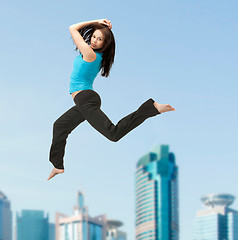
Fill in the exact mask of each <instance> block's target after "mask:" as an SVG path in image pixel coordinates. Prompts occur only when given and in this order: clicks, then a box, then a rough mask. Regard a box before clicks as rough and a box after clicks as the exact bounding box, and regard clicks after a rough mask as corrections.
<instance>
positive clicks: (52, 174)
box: [47, 168, 64, 180]
mask: <svg viewBox="0 0 238 240" xmlns="http://www.w3.org/2000/svg"><path fill="white" fill-rule="evenodd" d="M63 172H64V169H58V168H54V169H53V170H52V172H51V173H50V175H49V177H48V179H47V180H50V179H51V178H52V177H54V176H55V175H57V174H60V173H63Z"/></svg>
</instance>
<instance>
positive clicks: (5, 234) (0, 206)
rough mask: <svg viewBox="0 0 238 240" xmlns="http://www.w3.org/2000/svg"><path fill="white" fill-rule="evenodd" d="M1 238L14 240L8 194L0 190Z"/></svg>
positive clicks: (1, 239) (2, 239)
mask: <svg viewBox="0 0 238 240" xmlns="http://www.w3.org/2000/svg"><path fill="white" fill-rule="evenodd" d="M0 240H12V211H11V203H10V201H9V200H8V199H7V196H5V195H4V194H3V192H1V191H0Z"/></svg>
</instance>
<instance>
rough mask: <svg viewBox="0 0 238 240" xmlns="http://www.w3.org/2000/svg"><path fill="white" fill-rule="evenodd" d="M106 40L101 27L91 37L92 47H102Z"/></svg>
mask: <svg viewBox="0 0 238 240" xmlns="http://www.w3.org/2000/svg"><path fill="white" fill-rule="evenodd" d="M104 41H105V39H104V36H103V34H102V32H101V31H100V30H99V29H97V30H95V31H94V33H93V35H92V37H91V48H92V49H94V50H96V49H100V48H102V47H103V45H104Z"/></svg>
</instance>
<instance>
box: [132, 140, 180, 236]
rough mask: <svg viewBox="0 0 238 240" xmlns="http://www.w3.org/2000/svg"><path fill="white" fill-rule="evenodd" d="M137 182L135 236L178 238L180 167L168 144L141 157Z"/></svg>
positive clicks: (158, 146)
mask: <svg viewBox="0 0 238 240" xmlns="http://www.w3.org/2000/svg"><path fill="white" fill-rule="evenodd" d="M135 182H136V183H135V187H136V191H135V192H136V232H135V235H136V240H142V239H145V240H148V239H151V240H152V239H153V240H178V239H179V212H178V167H177V166H176V164H175V156H174V154H173V153H171V152H169V146H168V145H156V146H154V147H153V148H152V151H151V152H149V153H148V154H146V155H145V156H143V157H142V158H141V159H139V161H138V163H137V169H136V177H135Z"/></svg>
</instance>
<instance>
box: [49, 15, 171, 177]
mask: <svg viewBox="0 0 238 240" xmlns="http://www.w3.org/2000/svg"><path fill="white" fill-rule="evenodd" d="M111 29H112V24H111V21H109V20H107V19H99V20H94V21H87V22H81V23H77V24H74V25H71V26H70V27H69V31H70V33H71V35H72V38H73V41H74V43H75V44H76V49H75V50H79V52H80V55H78V56H76V57H75V59H74V61H73V71H72V73H71V79H70V87H69V90H70V94H71V96H72V98H73V101H74V102H75V106H74V107H72V108H70V109H69V110H68V111H66V112H65V113H64V114H63V115H62V116H61V117H59V118H58V119H57V120H56V121H55V122H54V124H53V139H52V145H51V148H50V154H49V155H50V156H49V157H50V162H51V163H52V164H53V166H54V168H53V170H52V172H51V173H50V175H49V177H48V179H47V180H50V179H51V178H52V177H54V176H55V175H57V174H60V173H63V172H64V164H63V157H64V153H65V145H66V139H67V137H68V135H69V134H70V133H71V132H72V131H73V130H74V129H75V128H76V127H77V126H78V125H79V124H80V123H82V122H83V121H84V120H87V121H88V123H89V124H90V125H91V126H92V127H93V128H95V129H96V130H97V131H98V132H100V133H101V134H102V135H104V136H105V137H106V138H108V139H109V140H111V141H113V142H117V141H119V140H120V139H121V138H122V137H124V136H125V135H126V134H127V133H129V132H130V131H131V130H132V129H134V128H136V127H137V126H139V125H140V124H141V123H142V122H144V121H145V120H146V119H147V118H150V117H153V116H156V115H158V114H161V113H163V112H168V111H175V109H174V108H173V107H171V106H170V105H168V104H160V103H157V102H155V101H154V100H153V99H152V98H150V99H148V100H147V101H145V102H144V103H143V104H142V105H141V106H140V107H139V108H138V109H137V110H136V111H134V112H132V113H131V114H129V115H128V116H126V117H124V118H122V119H121V120H120V121H119V122H118V123H117V124H116V125H114V124H113V123H112V122H111V120H110V119H109V118H108V117H107V116H106V115H105V113H104V112H103V111H102V110H101V109H100V107H101V98H100V96H99V94H98V93H97V92H95V91H94V90H93V81H94V79H95V78H96V76H97V74H98V72H99V71H100V70H101V76H103V77H108V76H109V72H110V69H111V67H112V64H113V62H114V56H115V39H114V35H113V33H112V31H111Z"/></svg>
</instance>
